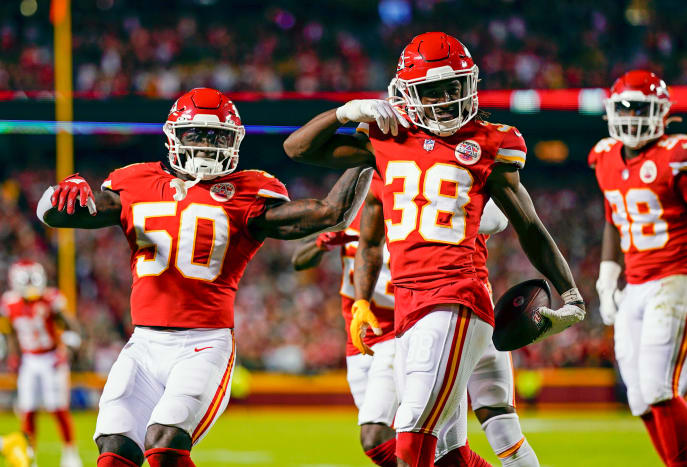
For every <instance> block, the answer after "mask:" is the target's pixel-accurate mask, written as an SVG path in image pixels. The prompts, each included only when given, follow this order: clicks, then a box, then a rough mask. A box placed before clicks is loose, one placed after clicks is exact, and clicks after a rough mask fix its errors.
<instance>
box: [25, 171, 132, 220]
mask: <svg viewBox="0 0 687 467" xmlns="http://www.w3.org/2000/svg"><path fill="white" fill-rule="evenodd" d="M121 212H122V203H121V200H120V199H119V195H118V194H117V193H115V192H113V191H109V190H106V191H102V192H97V193H95V195H94V194H93V192H92V190H91V187H90V186H89V185H88V182H86V180H84V179H83V178H82V177H80V176H79V175H78V174H75V175H72V176H70V177H67V178H66V179H64V180H63V181H61V182H60V183H59V184H58V185H56V186H54V187H53V186H51V187H48V189H47V190H45V192H44V193H43V196H42V197H41V199H40V201H39V202H38V207H37V208H36V215H37V216H38V218H39V219H40V220H41V222H43V223H44V224H46V225H49V226H50V227H73V228H80V229H98V228H100V227H109V226H112V225H119V222H120V221H119V218H120V214H121Z"/></svg>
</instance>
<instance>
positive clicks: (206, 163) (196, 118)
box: [163, 88, 246, 180]
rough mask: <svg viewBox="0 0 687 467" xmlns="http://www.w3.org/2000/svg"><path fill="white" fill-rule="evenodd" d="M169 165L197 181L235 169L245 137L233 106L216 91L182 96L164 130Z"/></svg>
mask: <svg viewBox="0 0 687 467" xmlns="http://www.w3.org/2000/svg"><path fill="white" fill-rule="evenodd" d="M163 131H164V133H165V136H167V143H166V146H167V149H169V154H168V157H169V165H170V166H171V167H172V168H173V169H174V170H176V171H178V172H181V173H184V174H186V175H190V176H192V177H194V178H195V179H196V180H210V179H213V178H217V177H221V176H223V175H227V174H230V173H231V172H233V171H234V170H236V166H237V165H238V160H239V146H240V145H241V141H242V140H243V137H244V136H245V134H246V130H245V128H244V127H243V125H242V124H241V117H240V116H239V113H238V111H237V110H236V106H235V105H234V103H233V102H232V101H231V100H229V98H227V97H226V96H225V95H224V94H222V93H221V92H219V91H217V90H216V89H210V88H196V89H192V90H191V91H189V92H187V93H186V94H184V95H183V96H181V97H180V98H179V99H177V101H176V102H175V103H174V105H173V106H172V108H171V109H170V111H169V115H168V117H167V121H166V122H165V125H164V127H163Z"/></svg>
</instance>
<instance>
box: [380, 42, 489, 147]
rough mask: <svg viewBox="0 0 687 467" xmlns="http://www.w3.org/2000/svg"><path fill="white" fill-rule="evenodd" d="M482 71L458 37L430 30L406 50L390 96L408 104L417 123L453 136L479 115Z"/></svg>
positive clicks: (408, 110) (391, 87)
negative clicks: (478, 81)
mask: <svg viewBox="0 0 687 467" xmlns="http://www.w3.org/2000/svg"><path fill="white" fill-rule="evenodd" d="M478 74H479V69H478V68H477V65H475V63H474V61H473V60H472V56H471V55H470V52H469V51H468V49H467V48H466V47H465V46H464V45H463V44H462V43H461V42H460V41H459V40H458V39H456V38H455V37H452V36H449V35H448V34H445V33H443V32H427V33H424V34H420V35H419V36H416V37H415V38H413V40H412V41H411V42H410V44H408V45H407V46H406V47H405V48H404V49H403V52H402V53H401V57H400V58H399V60H398V65H397V67H396V76H395V77H394V79H393V80H392V81H391V84H389V89H388V91H389V96H390V97H392V98H395V99H397V101H398V102H399V103H403V104H404V105H405V107H406V111H407V113H408V116H409V118H410V120H411V121H412V122H413V123H414V124H415V125H417V126H419V127H421V128H424V129H426V130H429V131H431V132H432V133H434V134H437V135H439V136H449V135H452V134H453V133H455V132H456V131H458V130H459V129H460V128H461V127H462V126H463V125H465V124H466V123H468V122H469V121H470V120H472V118H474V117H475V115H477V109H478V100H477V78H478ZM428 91H429V92H428Z"/></svg>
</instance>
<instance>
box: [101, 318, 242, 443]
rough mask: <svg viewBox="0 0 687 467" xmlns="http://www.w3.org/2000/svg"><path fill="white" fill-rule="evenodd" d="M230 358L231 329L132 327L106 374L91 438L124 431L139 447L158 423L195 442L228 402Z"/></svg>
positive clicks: (232, 349)
mask: <svg viewBox="0 0 687 467" xmlns="http://www.w3.org/2000/svg"><path fill="white" fill-rule="evenodd" d="M235 358H236V345H235V343H234V335H233V331H232V330H231V329H226V328H225V329H191V330H184V331H161V330H154V329H150V328H145V327H137V328H136V329H135V331H134V333H133V335H132V336H131V338H130V339H129V342H127V344H126V345H125V346H124V349H123V350H122V352H121V353H120V354H119V357H118V358H117V361H116V362H115V363H114V365H113V366H112V369H111V370H110V374H109V375H108V377H107V383H106V384H105V388H104V389H103V394H102V397H101V398H100V411H99V412H98V421H97V422H96V428H95V435H94V436H93V439H97V438H98V437H99V436H101V435H110V434H119V435H124V436H126V437H127V438H130V439H131V440H133V441H134V442H135V443H136V444H138V446H139V447H140V448H141V450H144V441H145V434H146V430H147V428H148V427H149V426H150V425H154V424H160V425H167V426H174V427H177V428H180V429H182V430H184V431H185V432H186V433H188V434H189V436H190V437H191V440H192V442H193V444H194V445H195V444H196V443H198V442H199V441H200V440H201V439H203V437H204V436H205V435H206V434H207V433H208V431H209V429H210V428H211V427H212V425H213V424H214V423H215V421H216V420H217V418H218V417H219V416H220V415H221V414H222V412H224V409H225V408H226V407H227V404H228V403H229V394H230V390H231V377H232V374H233V372H234V361H235Z"/></svg>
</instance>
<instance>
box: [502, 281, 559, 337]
mask: <svg viewBox="0 0 687 467" xmlns="http://www.w3.org/2000/svg"><path fill="white" fill-rule="evenodd" d="M541 306H545V307H551V289H550V288H549V284H548V282H546V281H545V280H543V279H531V280H528V281H525V282H521V283H520V284H517V285H515V286H513V287H511V288H510V289H508V291H507V292H506V293H505V294H503V296H502V297H501V298H499V301H498V302H496V306H495V307H494V318H495V321H496V324H495V326H494V334H493V336H492V341H493V342H494V346H495V347H496V348H497V349H498V350H515V349H519V348H520V347H524V346H526V345H527V344H530V343H532V341H534V340H535V339H536V338H537V337H539V336H540V335H541V334H542V333H543V332H545V331H546V330H548V329H549V328H550V327H551V320H550V319H549V318H547V317H545V316H542V315H541V314H539V312H538V311H537V310H538V309H539V307H541Z"/></svg>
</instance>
